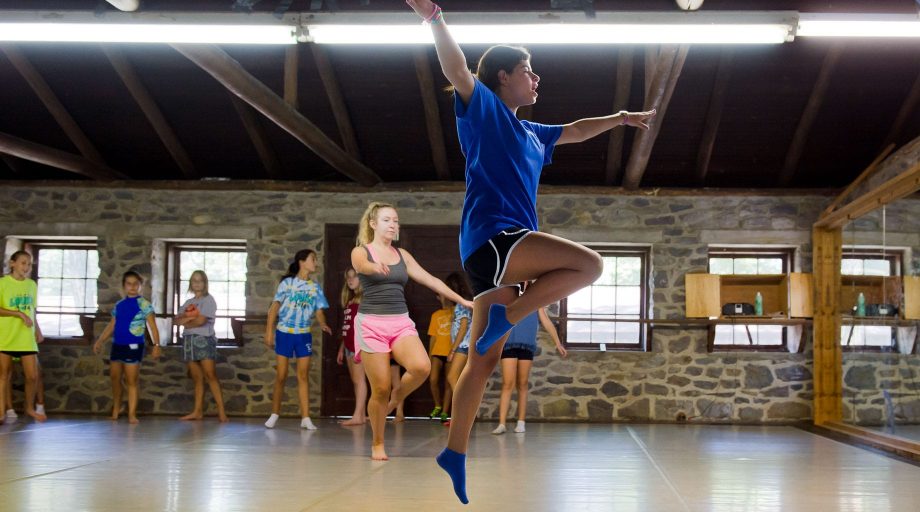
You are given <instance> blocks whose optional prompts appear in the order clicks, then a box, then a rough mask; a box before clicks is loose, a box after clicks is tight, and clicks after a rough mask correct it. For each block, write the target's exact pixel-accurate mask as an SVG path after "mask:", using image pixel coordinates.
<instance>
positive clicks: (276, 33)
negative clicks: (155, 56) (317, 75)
mask: <svg viewBox="0 0 920 512" xmlns="http://www.w3.org/2000/svg"><path fill="white" fill-rule="evenodd" d="M299 30H300V29H299V27H298V26H297V22H296V17H294V18H292V17H287V19H286V21H285V20H280V21H279V20H278V19H275V18H273V17H271V15H268V16H253V15H238V14H229V15H221V14H220V13H218V14H216V15H214V14H211V15H202V14H192V13H190V14H184V13H182V14H169V13H123V12H113V13H106V14H105V15H102V16H93V15H92V14H91V13H89V14H88V13H85V12H55V13H51V12H35V11H30V12H16V11H6V12H3V11H0V41H15V42H77V43H88V42H94V43H211V44H296V43H297V33H298V31H299Z"/></svg>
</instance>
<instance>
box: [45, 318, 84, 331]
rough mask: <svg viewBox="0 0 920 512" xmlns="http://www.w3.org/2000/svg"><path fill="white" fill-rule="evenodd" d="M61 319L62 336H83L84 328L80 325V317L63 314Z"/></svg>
mask: <svg viewBox="0 0 920 512" xmlns="http://www.w3.org/2000/svg"><path fill="white" fill-rule="evenodd" d="M60 319H61V332H60V335H61V336H83V329H82V328H81V327H80V319H79V317H78V316H77V315H61V316H60ZM42 329H44V326H42Z"/></svg>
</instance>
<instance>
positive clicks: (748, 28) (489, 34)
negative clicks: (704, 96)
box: [303, 11, 796, 44]
mask: <svg viewBox="0 0 920 512" xmlns="http://www.w3.org/2000/svg"><path fill="white" fill-rule="evenodd" d="M445 16H446V18H447V19H448V23H450V32H451V35H453V36H454V39H456V41H457V42H458V43H460V44H495V43H520V44H667V43H688V44H779V43H783V42H786V41H788V40H791V37H792V31H793V27H795V25H796V16H795V13H790V12H785V11H783V12H771V13H764V12H750V13H738V12H704V13H701V12H692V13H684V12H681V13H636V12H631V13H611V12H604V13H597V17H596V18H593V19H589V18H586V17H585V16H584V15H583V14H578V13H551V14H546V13H446V14H445ZM303 24H304V26H305V28H306V30H305V39H306V40H308V41H313V42H315V43H318V44H432V43H433V42H434V41H433V39H432V36H431V29H430V28H429V27H427V26H422V25H420V24H419V23H418V22H416V21H413V20H412V18H408V19H407V16H405V15H402V16H394V15H388V14H363V13H362V14H348V13H346V14H334V13H328V14H326V13H324V14H316V15H305V16H304V20H303Z"/></svg>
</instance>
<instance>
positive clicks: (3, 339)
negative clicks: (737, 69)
mask: <svg viewBox="0 0 920 512" xmlns="http://www.w3.org/2000/svg"><path fill="white" fill-rule="evenodd" d="M31 273H32V255H31V254H29V253H27V252H25V251H16V252H14V253H13V257H12V258H10V273H9V275H6V276H3V277H2V278H0V411H3V412H4V414H0V423H3V422H4V419H5V416H6V414H5V411H6V410H7V408H10V409H12V407H13V404H12V403H9V404H3V402H4V401H5V399H6V396H7V389H6V388H7V386H9V382H10V371H11V370H12V363H13V358H14V357H18V358H21V359H22V371H23V374H24V375H25V392H26V399H25V402H26V414H28V415H29V416H31V417H32V418H34V419H35V420H36V421H45V420H46V419H48V418H47V416H45V414H44V411H42V412H38V411H36V410H35V407H34V405H35V388H36V385H35V384H36V379H37V375H38V344H39V343H41V342H42V340H43V337H42V331H41V329H39V328H38V324H37V323H35V304H36V301H37V296H38V286H37V285H36V283H35V281H33V280H32V279H30V278H29V275H31Z"/></svg>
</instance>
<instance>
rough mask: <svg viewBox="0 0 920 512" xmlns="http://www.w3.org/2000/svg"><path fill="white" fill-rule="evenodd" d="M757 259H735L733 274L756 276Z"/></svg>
mask: <svg viewBox="0 0 920 512" xmlns="http://www.w3.org/2000/svg"><path fill="white" fill-rule="evenodd" d="M756 273H757V258H735V274H756Z"/></svg>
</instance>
